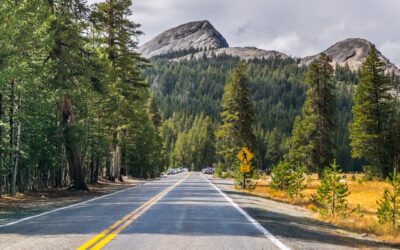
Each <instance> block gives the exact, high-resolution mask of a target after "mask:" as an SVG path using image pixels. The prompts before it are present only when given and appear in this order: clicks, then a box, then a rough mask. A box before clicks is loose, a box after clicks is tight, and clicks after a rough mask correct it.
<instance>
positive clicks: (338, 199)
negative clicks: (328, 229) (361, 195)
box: [314, 160, 350, 217]
mask: <svg viewBox="0 0 400 250" xmlns="http://www.w3.org/2000/svg"><path fill="white" fill-rule="evenodd" d="M340 173H341V170H339V169H338V166H337V165H336V160H335V161H334V162H333V164H331V165H330V167H327V168H325V169H324V171H323V174H322V179H321V185H320V186H319V187H318V189H317V193H316V194H315V196H314V199H315V201H316V202H317V204H318V205H319V212H320V214H321V215H322V216H332V217H335V216H337V215H342V216H343V215H345V213H346V210H347V200H346V198H347V196H349V194H350V192H349V189H348V187H347V184H346V183H341V181H340V180H341V176H340Z"/></svg>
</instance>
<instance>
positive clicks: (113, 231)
mask: <svg viewBox="0 0 400 250" xmlns="http://www.w3.org/2000/svg"><path fill="white" fill-rule="evenodd" d="M189 175H190V173H189V174H187V175H186V176H185V177H184V178H182V179H181V180H179V181H178V182H176V183H175V184H174V185H172V186H170V187H169V188H167V189H165V190H164V191H162V192H161V193H159V194H157V195H156V196H154V197H153V198H151V199H150V200H148V201H146V202H145V203H143V204H142V205H141V206H140V207H138V208H136V209H135V210H133V211H132V212H130V213H129V214H127V215H125V216H124V217H123V218H121V219H119V220H118V221H116V222H115V223H114V224H112V225H111V226H110V227H108V228H107V229H105V230H104V231H102V232H101V233H99V234H98V235H96V236H94V237H93V238H91V239H90V240H88V241H87V242H86V243H84V244H83V245H81V246H80V247H78V248H77V250H84V249H85V250H86V249H92V250H97V249H101V248H103V247H104V246H105V245H106V244H107V243H109V242H110V241H111V240H112V239H113V238H114V237H115V236H117V234H119V233H120V232H121V231H122V230H124V229H125V228H127V227H128V226H129V225H130V224H132V222H134V221H135V220H136V219H137V218H139V217H140V216H141V215H142V214H144V213H145V212H146V211H147V210H148V209H150V208H151V207H152V206H153V205H154V204H156V203H157V202H158V201H159V200H160V199H161V198H162V197H164V196H165V195H166V194H167V193H169V192H170V191H171V190H172V189H174V188H175V187H176V186H178V185H179V184H181V183H182V182H183V181H184V180H185V179H186V178H188V177H189Z"/></svg>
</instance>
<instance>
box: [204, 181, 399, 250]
mask: <svg viewBox="0 0 400 250" xmlns="http://www.w3.org/2000/svg"><path fill="white" fill-rule="evenodd" d="M208 178H209V179H210V180H211V181H212V182H213V183H214V184H215V185H216V186H217V187H218V188H220V189H221V190H222V191H223V192H225V193H226V194H227V195H228V196H229V197H230V198H231V199H233V200H234V201H235V202H236V203H237V204H238V205H239V206H240V207H241V208H243V209H244V210H245V211H246V212H247V213H248V214H249V215H250V216H252V217H253V218H254V219H256V220H257V221H258V222H259V223H260V224H262V225H263V226H264V227H265V228H266V229H267V230H268V231H270V232H271V233H272V234H273V235H274V236H276V237H277V238H278V239H280V240H281V241H283V242H284V243H285V244H286V245H288V246H289V247H291V248H292V249H400V245H394V244H390V243H386V242H382V241H378V240H375V239H372V238H369V237H363V236H362V235H359V234H356V233H352V232H347V231H344V230H342V229H340V228H338V227H336V226H333V225H331V224H328V223H324V222H321V221H318V220H316V219H315V216H316V214H314V213H313V212H311V211H309V210H307V209H305V208H302V207H298V206H294V205H290V204H285V203H281V202H277V201H273V200H269V199H266V198H265V197H260V196H257V195H254V194H251V193H247V192H241V191H240V190H235V189H234V187H233V181H232V180H223V179H217V178H214V177H210V176H208Z"/></svg>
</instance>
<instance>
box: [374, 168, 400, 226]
mask: <svg viewBox="0 0 400 250" xmlns="http://www.w3.org/2000/svg"><path fill="white" fill-rule="evenodd" d="M389 183H390V185H391V186H392V191H389V190H388V189H385V191H384V193H383V197H382V199H381V200H379V201H377V203H378V206H379V207H378V210H377V217H378V220H379V223H381V224H390V225H391V226H392V227H393V228H394V229H396V230H398V229H400V173H396V171H395V172H394V174H393V175H392V178H391V179H390V181H389Z"/></svg>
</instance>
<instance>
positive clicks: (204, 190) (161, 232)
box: [0, 173, 340, 250]
mask: <svg viewBox="0 0 400 250" xmlns="http://www.w3.org/2000/svg"><path fill="white" fill-rule="evenodd" d="M275 230H276V229H275ZM285 230H288V229H287V228H285ZM289 231H290V227H289ZM298 246H300V244H299V245H298ZM290 248H296V247H293V244H291V247H290ZM290 248H289V247H288V245H287V244H285V238H284V237H282V238H280V237H276V236H274V235H273V234H271V233H270V231H268V226H266V227H263V226H261V225H260V224H258V222H256V221H255V220H254V219H253V218H252V217H250V216H249V215H248V214H247V213H246V212H245V211H244V210H242V209H241V208H239V206H238V205H237V204H236V203H234V202H233V201H232V200H231V199H230V198H229V197H228V196H226V195H225V194H224V193H223V192H221V191H220V190H219V189H218V188H217V187H216V186H215V185H214V184H212V183H211V182H210V181H209V180H208V179H206V178H204V177H203V176H202V175H201V174H200V173H181V174H179V175H175V176H169V177H165V178H162V179H160V180H157V181H152V182H148V183H146V184H145V185H141V186H137V187H134V188H129V189H126V190H123V191H119V192H116V193H113V194H110V195H106V196H103V197H99V198H95V199H92V200H90V201H87V202H83V203H79V204H75V205H71V206H68V207H65V208H61V209H57V210H55V211H54V210H53V211H50V212H48V213H45V214H40V215H38V216H36V217H35V216H34V217H31V218H26V219H25V220H22V221H15V222H14V223H13V224H8V225H3V226H0V249H152V250H153V249H168V250H169V249H171V250H175V249H252V250H256V249H290ZM312 248H314V249H319V248H318V245H313V247H312ZM338 249H340V248H338Z"/></svg>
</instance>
